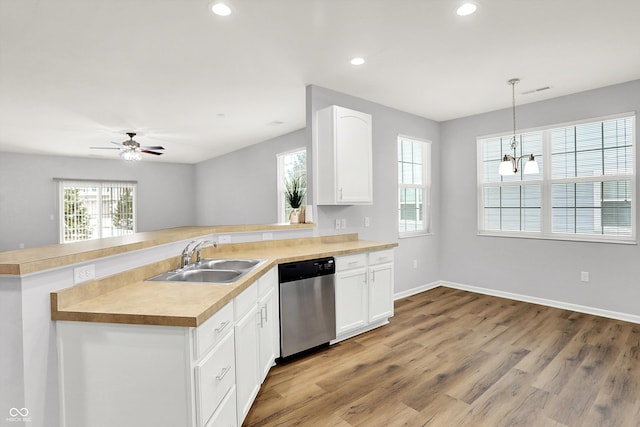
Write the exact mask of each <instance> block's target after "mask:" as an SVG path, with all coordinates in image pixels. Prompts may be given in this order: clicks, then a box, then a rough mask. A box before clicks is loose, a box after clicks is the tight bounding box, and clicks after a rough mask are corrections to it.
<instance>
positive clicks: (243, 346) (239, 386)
mask: <svg viewBox="0 0 640 427" xmlns="http://www.w3.org/2000/svg"><path fill="white" fill-rule="evenodd" d="M252 286H255V285H252ZM249 289H251V288H249ZM249 289H247V290H249ZM245 292H246V291H245ZM241 295H242V294H241ZM254 301H255V300H254ZM258 316H259V312H258V305H257V301H255V302H254V305H253V306H252V307H250V308H249V311H248V312H247V313H245V315H244V316H243V317H242V318H241V319H240V320H238V321H237V322H236V327H235V335H236V396H237V407H238V408H237V416H238V424H242V420H244V418H245V417H246V415H247V414H248V413H249V409H251V404H252V403H253V401H254V399H255V398H256V396H257V395H258V390H259V389H260V381H259V379H258V319H259V317H258Z"/></svg>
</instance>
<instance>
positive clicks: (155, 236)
mask: <svg viewBox="0 0 640 427" xmlns="http://www.w3.org/2000/svg"><path fill="white" fill-rule="evenodd" d="M314 226H315V225H314V224H313V223H306V224H266V225H257V224H256V225H219V226H203V227H196V226H193V227H177V228H168V229H164V230H157V231H145V232H139V233H135V234H131V235H128V236H120V237H109V238H105V239H95V240H86V241H83V242H74V243H65V244H60V245H49V246H41V247H37V248H28V249H19V250H15V251H6V252H0V274H7V275H23V274H29V273H34V272H38V271H43V270H49V269H52V268H58V267H62V266H64V265H69V264H76V263H79V262H85V261H91V260H93V259H98V258H103V257H107V256H112V255H118V254H122V253H125V252H131V251H137V250H140V249H146V248H150V247H152V246H157V245H162V244H165V243H172V242H177V241H180V240H186V239H193V238H196V237H199V236H204V235H207V234H219V233H245V232H252V231H282V230H293V229H300V228H313V227H314Z"/></svg>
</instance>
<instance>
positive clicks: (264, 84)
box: [0, 0, 640, 163]
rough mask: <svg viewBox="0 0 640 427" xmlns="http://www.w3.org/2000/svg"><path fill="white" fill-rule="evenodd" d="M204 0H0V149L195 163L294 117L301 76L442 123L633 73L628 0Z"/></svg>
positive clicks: (294, 123) (637, 48)
mask: <svg viewBox="0 0 640 427" xmlns="http://www.w3.org/2000/svg"><path fill="white" fill-rule="evenodd" d="M210 3H211V2H210V1H209V0H57V1H50V0H48V1H46V0H0V151H8V152H25V153H42V154H54V155H73V156H87V157H88V156H92V157H93V156H101V157H105V158H117V151H115V150H112V151H107V150H91V149H89V147H90V146H109V145H110V144H109V141H118V142H119V141H122V140H124V139H126V136H125V135H124V132H126V131H136V132H138V133H139V134H140V136H139V137H137V138H136V140H137V141H138V142H140V143H141V144H143V145H156V144H161V145H164V147H165V148H166V154H165V155H164V156H159V157H158V158H155V157H154V158H151V157H152V156H146V157H145V161H167V162H181V163H197V162H199V161H202V160H205V159H208V158H211V157H215V156H217V155H220V154H222V153H226V152H229V151H233V150H235V149H238V148H240V147H242V146H246V145H250V144H254V143H257V142H260V141H263V140H266V139H269V138H272V137H275V136H278V135H282V134H285V133H288V132H291V131H294V130H297V129H300V128H302V127H304V126H305V86H306V85H308V84H314V85H318V86H322V87H326V88H330V89H333V90H336V91H339V92H343V93H347V94H350V95H354V96H357V97H361V98H364V99H367V100H370V101H374V102H378V103H380V104H384V105H388V106H391V107H395V108H397V109H400V110H403V111H407V112H410V113H414V114H417V115H420V116H423V117H427V118H430V119H434V120H438V121H443V120H448V119H453V118H457V117H463V116H467V115H471V114H476V113H481V112H486V111H491V110H495V109H500V108H505V107H508V106H510V103H511V90H510V88H509V86H507V84H506V81H507V80H508V79H510V78H512V77H519V78H520V79H521V83H520V84H519V85H518V86H517V87H516V88H517V95H516V97H517V103H518V104H522V103H528V102H533V101H539V100H542V99H547V98H552V97H557V96H561V95H567V94H570V93H575V92H580V91H584V90H588V89H592V88H596V87H602V86H607V85H610V84H615V83H620V82H624V81H629V80H635V79H638V78H640V25H639V24H638V19H639V17H640V1H639V0H606V1H605V0H582V1H578V0H477V1H476V3H477V4H478V5H479V9H478V12H477V13H476V14H474V15H472V16H469V17H466V18H462V17H459V16H457V15H456V14H455V9H456V7H457V6H458V5H459V4H460V3H461V2H459V1H456V0H396V1H389V0H385V1H382V0H233V1H229V2H228V3H229V4H230V5H231V6H232V8H233V10H234V13H233V14H232V15H231V16H229V17H226V18H222V17H218V16H215V15H213V14H212V13H211V12H210V11H209V8H208V6H209V4H210ZM354 56H362V57H364V58H365V59H366V60H367V62H366V64H365V65H363V66H360V67H355V66H352V65H350V64H349V59H350V58H351V57H354ZM544 86H551V89H550V90H547V91H544V92H539V93H534V94H529V95H522V94H521V93H522V92H527V91H530V90H533V89H536V88H540V87H544ZM274 122H282V124H275V123H274ZM507 127H508V124H505V128H507Z"/></svg>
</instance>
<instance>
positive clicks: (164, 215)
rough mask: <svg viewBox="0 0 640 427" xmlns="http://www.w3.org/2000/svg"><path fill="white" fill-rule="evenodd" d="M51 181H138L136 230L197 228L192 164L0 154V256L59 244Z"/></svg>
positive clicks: (55, 190) (55, 195)
mask: <svg viewBox="0 0 640 427" xmlns="http://www.w3.org/2000/svg"><path fill="white" fill-rule="evenodd" d="M53 178H77V179H107V180H108V179H113V180H132V181H138V203H137V219H138V231H150V230H157V229H162V228H170V227H178V226H183V225H193V224H194V223H195V194H194V191H193V188H194V185H195V178H194V170H193V166H192V165H183V164H172V163H156V162H144V161H142V162H135V163H130V162H124V161H122V160H119V159H117V160H102V159H86V158H76V157H59V156H41V155H28V154H16V153H6V152H0V251H8V250H14V249H18V248H19V245H20V244H21V243H23V244H24V246H25V247H27V248H28V247H37V246H44V245H50V244H55V243H58V201H57V197H58V190H57V185H56V183H55V182H54V181H53ZM52 217H53V219H51V218H52Z"/></svg>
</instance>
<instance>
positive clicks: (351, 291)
mask: <svg viewBox="0 0 640 427" xmlns="http://www.w3.org/2000/svg"><path fill="white" fill-rule="evenodd" d="M335 283H336V285H335V286H336V335H338V336H339V335H341V334H344V333H346V332H349V331H352V330H354V329H358V328H360V327H362V326H365V325H366V324H367V323H368V316H367V301H368V298H367V271H366V270H365V269H364V268H359V269H355V270H347V271H341V272H339V273H336V282H335Z"/></svg>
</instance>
